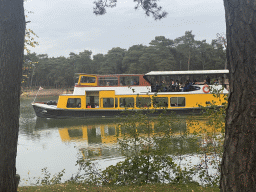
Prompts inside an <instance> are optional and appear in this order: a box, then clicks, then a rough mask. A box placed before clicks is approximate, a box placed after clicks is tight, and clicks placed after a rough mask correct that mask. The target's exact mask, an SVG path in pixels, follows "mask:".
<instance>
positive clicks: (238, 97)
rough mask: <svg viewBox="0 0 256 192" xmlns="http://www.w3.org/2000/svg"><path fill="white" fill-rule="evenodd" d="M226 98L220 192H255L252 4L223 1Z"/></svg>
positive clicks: (255, 27)
mask: <svg viewBox="0 0 256 192" xmlns="http://www.w3.org/2000/svg"><path fill="white" fill-rule="evenodd" d="M224 7H225V12H226V27H227V32H226V34H227V64H228V68H229V71H230V95H229V99H228V108H227V116H226V128H225V142H224V153H223V158H222V164H221V180H220V188H221V191H228V192H230V191H243V192H244V191H256V1H255V0H247V1H244V0H240V1H239V0H224Z"/></svg>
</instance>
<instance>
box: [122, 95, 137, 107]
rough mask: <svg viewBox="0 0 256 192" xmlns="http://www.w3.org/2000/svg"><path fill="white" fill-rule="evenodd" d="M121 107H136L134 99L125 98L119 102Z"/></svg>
mask: <svg viewBox="0 0 256 192" xmlns="http://www.w3.org/2000/svg"><path fill="white" fill-rule="evenodd" d="M119 106H120V107H134V98H132V97H124V98H120V100H119Z"/></svg>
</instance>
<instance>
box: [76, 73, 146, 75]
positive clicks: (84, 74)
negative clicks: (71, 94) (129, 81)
mask: <svg viewBox="0 0 256 192" xmlns="http://www.w3.org/2000/svg"><path fill="white" fill-rule="evenodd" d="M75 75H95V76H129V75H130V76H134V75H136V76H139V75H144V74H88V73H75Z"/></svg>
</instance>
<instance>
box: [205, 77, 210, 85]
mask: <svg viewBox="0 0 256 192" xmlns="http://www.w3.org/2000/svg"><path fill="white" fill-rule="evenodd" d="M205 80H206V82H207V83H208V84H207V85H210V84H211V79H210V77H209V76H207V77H206V79H205Z"/></svg>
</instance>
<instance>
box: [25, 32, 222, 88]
mask: <svg viewBox="0 0 256 192" xmlns="http://www.w3.org/2000/svg"><path fill="white" fill-rule="evenodd" d="M224 42H225V40H224V38H222V37H219V38H217V39H213V40H212V42H211V43H207V42H206V41H205V40H201V41H200V40H196V39H195V35H193V34H192V31H186V32H185V35H183V36H181V37H178V38H176V39H174V40H172V39H168V38H167V37H164V36H157V37H155V39H153V40H152V41H151V42H149V46H146V45H133V46H131V47H130V48H129V49H128V50H126V49H123V48H120V47H115V48H112V49H111V50H109V51H108V52H107V53H106V54H96V55H92V54H93V53H92V52H91V51H89V50H84V51H83V52H80V53H78V54H76V53H73V52H71V53H70V54H69V57H68V58H66V57H56V58H55V57H51V58H49V57H48V55H47V54H36V53H28V54H27V55H25V56H24V64H23V81H22V86H23V87H31V86H32V87H33V86H43V87H51V88H63V87H64V88H66V87H73V86H74V82H75V79H74V74H75V73H87V74H123V73H126V74H143V73H147V72H149V71H166V70H207V69H224V68H225V63H226V56H225V49H224V44H223V43H224Z"/></svg>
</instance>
